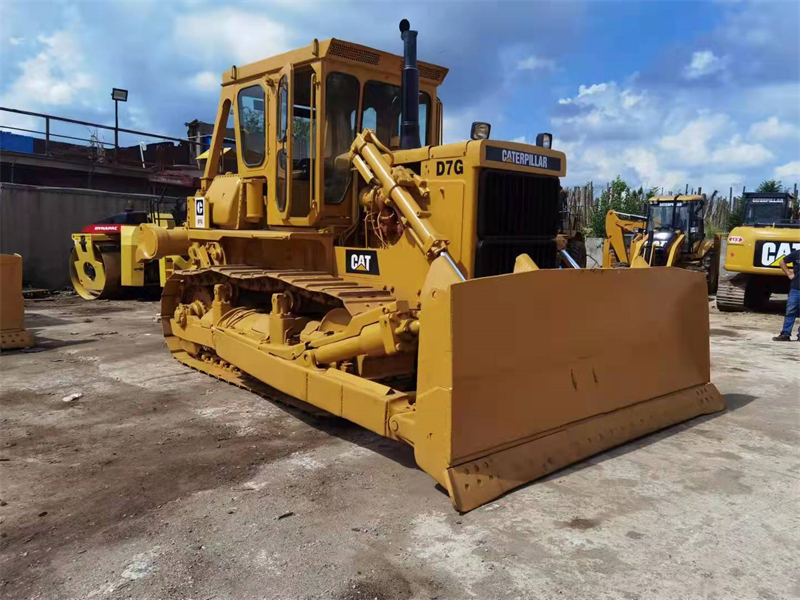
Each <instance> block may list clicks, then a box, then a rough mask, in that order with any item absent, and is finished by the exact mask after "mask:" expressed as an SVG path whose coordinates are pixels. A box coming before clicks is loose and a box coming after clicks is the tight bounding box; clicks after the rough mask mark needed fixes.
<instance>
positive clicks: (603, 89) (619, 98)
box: [552, 81, 657, 138]
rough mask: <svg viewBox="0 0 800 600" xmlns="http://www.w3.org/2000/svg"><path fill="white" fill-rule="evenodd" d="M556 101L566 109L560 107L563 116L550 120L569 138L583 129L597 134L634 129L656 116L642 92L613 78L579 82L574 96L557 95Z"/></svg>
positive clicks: (580, 132)
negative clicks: (586, 83)
mask: <svg viewBox="0 0 800 600" xmlns="http://www.w3.org/2000/svg"><path fill="white" fill-rule="evenodd" d="M558 104H559V105H560V106H562V107H569V108H564V109H563V110H564V111H567V112H566V113H565V114H566V116H557V117H554V118H553V119H552V123H553V125H554V127H555V128H556V129H557V130H559V131H561V132H562V135H566V136H567V137H569V138H572V137H578V136H579V135H581V134H582V133H583V132H585V131H587V130H588V131H590V132H594V133H595V134H598V135H601V134H606V133H609V132H612V131H613V132H614V134H615V135H616V134H618V133H620V132H626V131H634V130H637V128H639V127H641V126H643V125H645V124H647V123H654V122H655V119H656V116H657V115H655V114H653V112H652V107H651V105H650V103H649V101H648V96H647V93H646V92H645V91H635V90H633V89H631V88H620V86H619V85H618V84H617V83H616V82H614V81H608V82H603V83H596V84H593V85H589V86H586V85H581V86H579V87H578V95H577V96H574V97H571V98H561V99H560V100H559V101H558Z"/></svg>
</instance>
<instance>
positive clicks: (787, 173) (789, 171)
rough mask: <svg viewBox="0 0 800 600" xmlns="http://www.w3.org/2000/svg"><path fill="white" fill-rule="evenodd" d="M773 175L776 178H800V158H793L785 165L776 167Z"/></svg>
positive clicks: (795, 179)
mask: <svg viewBox="0 0 800 600" xmlns="http://www.w3.org/2000/svg"><path fill="white" fill-rule="evenodd" d="M773 175H774V176H775V178H776V179H789V180H794V181H797V180H798V179H800V160H793V161H792V162H790V163H786V164H785V165H781V166H779V167H775V171H774V172H773Z"/></svg>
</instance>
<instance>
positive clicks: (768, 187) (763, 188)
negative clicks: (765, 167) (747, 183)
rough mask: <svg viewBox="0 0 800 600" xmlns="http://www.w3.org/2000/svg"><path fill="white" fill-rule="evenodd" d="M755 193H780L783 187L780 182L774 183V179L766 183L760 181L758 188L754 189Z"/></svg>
mask: <svg viewBox="0 0 800 600" xmlns="http://www.w3.org/2000/svg"><path fill="white" fill-rule="evenodd" d="M756 191H757V192H765V193H766V192H782V191H784V190H783V186H782V185H781V182H780V181H776V180H775V179H767V180H766V181H762V182H761V183H760V184H759V186H758V187H757V188H756Z"/></svg>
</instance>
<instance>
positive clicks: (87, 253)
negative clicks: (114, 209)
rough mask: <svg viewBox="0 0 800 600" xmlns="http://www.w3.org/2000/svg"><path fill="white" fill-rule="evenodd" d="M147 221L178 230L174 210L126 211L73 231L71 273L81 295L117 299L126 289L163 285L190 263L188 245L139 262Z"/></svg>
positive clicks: (94, 298) (90, 298)
mask: <svg viewBox="0 0 800 600" xmlns="http://www.w3.org/2000/svg"><path fill="white" fill-rule="evenodd" d="M143 224H147V225H153V226H156V227H160V228H164V229H174V228H175V218H174V217H173V215H172V214H171V213H161V212H153V211H150V212H148V211H125V212H121V213H118V214H115V215H112V216H110V217H107V218H105V219H102V220H100V221H98V222H97V223H93V224H92V225H88V226H86V227H84V228H83V230H82V231H81V232H80V233H74V234H72V241H73V247H72V253H71V256H70V261H69V274H70V279H71V281H72V287H73V288H74V289H75V291H76V292H77V293H78V295H79V296H80V297H81V298H84V299H86V300H96V299H101V298H102V299H106V298H114V297H116V296H118V295H119V294H120V292H122V291H123V289H133V288H144V287H153V286H160V287H163V286H164V283H165V282H166V280H167V279H168V278H169V275H170V274H171V273H172V270H173V269H174V268H175V267H176V266H178V267H186V266H188V264H189V263H188V262H187V260H186V259H185V258H184V256H182V254H185V253H186V246H188V244H185V245H184V247H183V248H180V247H178V248H177V252H176V254H172V255H168V256H164V257H162V258H161V259H160V260H155V261H142V262H140V261H138V260H137V259H136V249H137V247H138V245H139V240H138V236H139V231H140V226H141V225H143Z"/></svg>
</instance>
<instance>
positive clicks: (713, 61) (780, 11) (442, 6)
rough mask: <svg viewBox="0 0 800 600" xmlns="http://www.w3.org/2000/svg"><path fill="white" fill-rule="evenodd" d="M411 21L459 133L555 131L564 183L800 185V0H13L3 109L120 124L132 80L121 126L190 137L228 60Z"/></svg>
mask: <svg viewBox="0 0 800 600" xmlns="http://www.w3.org/2000/svg"><path fill="white" fill-rule="evenodd" d="M404 17H405V18H408V19H409V20H410V21H411V24H412V27H413V28H415V29H417V30H419V56H420V58H421V59H422V60H426V61H429V62H433V63H437V64H440V65H443V66H446V67H448V68H449V69H450V74H449V75H448V78H447V80H446V81H445V83H444V85H443V86H442V88H441V89H440V96H441V98H442V99H443V101H444V103H445V115H446V116H445V140H446V141H458V140H460V139H464V138H465V137H467V136H468V135H469V126H470V123H471V122H472V121H473V120H482V121H489V122H491V123H492V124H493V129H492V137H494V138H498V139H509V140H526V141H529V142H530V141H532V140H533V139H534V138H535V136H536V133H537V132H540V131H551V132H552V133H553V134H554V137H555V142H554V145H555V147H557V148H559V149H562V150H564V151H565V152H567V156H568V171H569V173H568V176H567V179H566V182H567V184H582V183H585V182H586V181H589V180H593V181H594V182H595V185H603V184H605V183H606V182H607V181H609V180H611V179H613V178H614V177H615V176H617V175H621V176H622V177H623V178H624V179H626V180H627V181H628V182H629V183H632V184H635V185H640V184H642V185H652V186H664V187H665V188H667V189H669V188H674V189H677V188H679V187H682V186H683V184H685V183H689V185H690V186H694V187H696V186H703V188H704V189H705V190H708V191H710V190H713V189H719V190H721V191H724V193H727V190H728V187H729V186H734V187H735V188H741V186H742V185H747V186H748V187H750V188H752V187H754V186H756V185H757V184H758V183H759V182H760V181H761V180H763V179H769V178H773V177H774V178H777V179H781V180H782V181H783V182H784V183H785V184H789V185H792V184H794V183H796V182H800V41H798V40H800V36H798V31H799V30H800V3H798V2H795V1H790V0H787V1H785V2H748V1H745V0H742V1H714V2H711V1H709V2H676V1H671V2H657V1H647V2H632V1H616V2H530V3H522V2H463V1H462V2H425V3H413V2H411V3H397V2H391V3H389V2H386V3H384V2H372V3H360V2H321V1H308V2H302V1H284V2H255V1H253V2H246V3H241V2H240V3H231V2H221V1H215V2H206V1H204V0H192V1H188V0H187V1H173V2H163V1H161V2H157V1H153V2H151V1H149V0H138V1H130V2H76V1H74V0H73V1H69V0H64V1H61V2H39V1H35V0H27V1H26V2H13V1H9V0H4V1H3V2H2V3H0V105H2V106H8V107H12V108H20V109H26V110H32V111H39V112H47V113H50V114H56V115H61V116H68V117H72V118H77V119H83V120H88V121H96V122H103V123H109V124H112V123H113V103H112V102H111V100H110V97H109V96H110V89H111V88H112V87H114V86H116V87H124V88H128V89H129V90H130V101H129V102H128V103H127V104H124V105H121V114H120V121H121V125H122V126H127V127H130V128H133V129H142V130H145V131H152V132H156V133H164V134H167V135H175V136H183V135H185V133H186V132H185V127H184V126H183V123H184V122H186V121H190V120H192V119H194V118H199V119H202V120H206V121H213V119H214V111H215V110H216V102H217V98H218V93H219V92H218V83H219V80H220V74H221V72H222V71H223V70H224V69H227V68H229V67H230V66H231V65H232V64H244V63H246V62H250V61H253V60H257V59H259V58H263V57H266V56H270V55H272V54H276V53H279V52H282V51H285V50H289V49H291V48H295V47H299V46H303V45H307V44H308V43H309V42H310V41H311V39H312V38H314V37H317V38H319V39H324V38H327V37H338V38H341V39H346V40H350V41H354V42H358V43H361V44H365V45H368V46H374V47H376V48H380V49H383V50H388V51H392V52H397V53H399V52H400V50H401V45H400V40H399V35H398V30H397V23H398V21H399V20H400V19H401V18H404ZM32 23H34V24H35V25H31V24H32ZM2 122H3V123H8V122H9V119H8V117H6V116H3V117H2ZM17 123H25V124H26V125H31V126H33V127H32V128H36V127H38V128H41V124H38V125H37V124H36V123H35V122H33V121H25V122H23V121H17ZM59 132H60V133H71V134H75V133H77V134H78V135H82V136H85V135H86V132H85V131H84V132H80V131H78V132H75V131H72V130H70V131H67V130H66V129H63V128H62V130H59ZM105 135H106V136H107V138H108V139H110V137H109V136H108V134H105ZM124 141H127V142H130V143H134V142H135V141H138V139H136V140H134V139H130V140H124Z"/></svg>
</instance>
